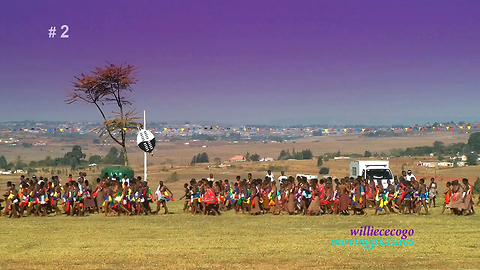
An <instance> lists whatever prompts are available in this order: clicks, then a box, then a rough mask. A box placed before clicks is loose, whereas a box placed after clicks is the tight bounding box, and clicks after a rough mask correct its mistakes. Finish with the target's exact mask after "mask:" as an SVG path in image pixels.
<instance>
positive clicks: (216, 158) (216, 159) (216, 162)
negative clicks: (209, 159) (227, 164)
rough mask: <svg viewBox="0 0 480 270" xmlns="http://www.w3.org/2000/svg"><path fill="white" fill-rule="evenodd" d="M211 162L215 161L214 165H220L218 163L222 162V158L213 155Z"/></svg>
mask: <svg viewBox="0 0 480 270" xmlns="http://www.w3.org/2000/svg"><path fill="white" fill-rule="evenodd" d="M213 162H215V164H216V165H220V164H222V159H221V158H219V157H215V158H214V159H213Z"/></svg>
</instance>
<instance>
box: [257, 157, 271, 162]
mask: <svg viewBox="0 0 480 270" xmlns="http://www.w3.org/2000/svg"><path fill="white" fill-rule="evenodd" d="M260 161H274V159H273V158H270V157H267V158H262V159H260Z"/></svg>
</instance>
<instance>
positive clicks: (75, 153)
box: [63, 145, 87, 170]
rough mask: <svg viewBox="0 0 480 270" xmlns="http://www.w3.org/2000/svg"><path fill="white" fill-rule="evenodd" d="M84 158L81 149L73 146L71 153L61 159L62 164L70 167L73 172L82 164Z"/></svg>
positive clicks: (78, 146)
mask: <svg viewBox="0 0 480 270" xmlns="http://www.w3.org/2000/svg"><path fill="white" fill-rule="evenodd" d="M86 156H87V155H85V154H84V153H83V152H82V147H80V145H75V146H73V148H72V151H70V152H67V153H66V154H65V156H64V157H63V159H64V163H66V164H67V165H70V166H71V168H72V170H74V169H75V168H77V166H79V165H81V164H82V162H83V161H84V160H85V157H86Z"/></svg>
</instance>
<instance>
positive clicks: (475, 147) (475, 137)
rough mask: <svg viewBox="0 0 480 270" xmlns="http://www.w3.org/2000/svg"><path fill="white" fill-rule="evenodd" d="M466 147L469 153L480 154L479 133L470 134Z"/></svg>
mask: <svg viewBox="0 0 480 270" xmlns="http://www.w3.org/2000/svg"><path fill="white" fill-rule="evenodd" d="M467 145H468V147H469V150H470V151H476V152H480V132H475V133H472V134H470V137H468V142H467Z"/></svg>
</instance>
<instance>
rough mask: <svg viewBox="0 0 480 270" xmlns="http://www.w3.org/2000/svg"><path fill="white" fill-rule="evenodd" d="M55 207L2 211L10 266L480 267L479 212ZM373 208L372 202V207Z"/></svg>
mask: <svg viewBox="0 0 480 270" xmlns="http://www.w3.org/2000/svg"><path fill="white" fill-rule="evenodd" d="M182 203H183V201H180V202H179V201H175V202H172V203H170V204H169V206H170V208H171V211H173V212H174V213H173V214H170V215H166V216H165V215H154V216H130V217H127V216H120V217H105V216H104V215H98V214H94V215H89V216H86V217H66V216H58V217H55V216H51V217H46V218H41V217H28V218H21V219H8V218H4V217H2V218H1V219H0V228H1V230H0V260H1V268H2V269H301V268H310V269H314V268H315V269H327V268H328V269H352V268H354V269H362V268H371V267H375V268H376V269H384V268H391V269H407V268H408V269H455V268H463V269H478V267H479V265H480V242H479V239H480V238H479V236H480V227H479V226H478V224H480V223H479V222H480V216H479V215H473V216H450V215H443V216H441V215H439V212H440V210H441V209H440V208H438V207H437V208H434V209H433V210H432V211H431V212H432V214H431V215H429V216H423V215H422V216H413V215H396V214H392V215H380V216H373V215H367V216H335V215H325V216H312V217H308V216H301V215H297V216H289V215H282V216H272V215H269V214H267V215H262V216H250V215H247V214H237V215H236V214H235V213H233V212H227V213H224V214H222V215H221V216H218V217H215V216H202V215H197V216H191V215H189V214H185V213H183V212H182V211H181V210H180V209H181V207H182ZM369 211H371V209H369ZM368 225H369V226H374V227H375V228H378V229H381V228H384V229H388V228H399V229H414V230H415V234H414V235H413V236H412V237H410V238H413V239H414V245H413V246H401V247H397V246H394V247H388V246H384V247H381V246H380V247H375V248H374V249H365V248H364V247H361V246H340V247H339V246H332V245H331V239H332V238H350V228H360V226H368Z"/></svg>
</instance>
